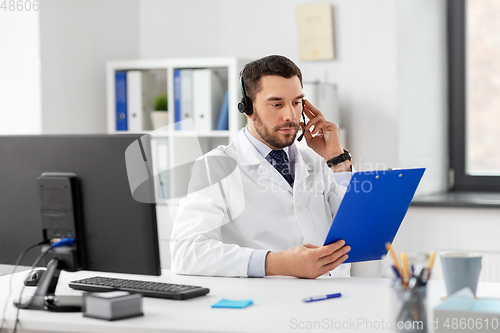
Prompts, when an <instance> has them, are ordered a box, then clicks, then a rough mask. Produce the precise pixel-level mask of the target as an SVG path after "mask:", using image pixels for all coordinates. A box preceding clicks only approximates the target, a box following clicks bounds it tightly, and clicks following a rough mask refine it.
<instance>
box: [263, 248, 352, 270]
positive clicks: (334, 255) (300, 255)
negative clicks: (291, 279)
mask: <svg viewBox="0 0 500 333" xmlns="http://www.w3.org/2000/svg"><path fill="white" fill-rule="evenodd" d="M344 245H345V241H343V240H339V241H336V242H335V243H332V244H329V245H325V246H316V245H312V244H304V245H299V246H295V247H292V248H290V249H288V250H285V251H281V252H269V253H268V254H267V256H266V266H265V267H266V268H265V269H266V275H286V276H295V277H299V278H306V279H315V278H317V277H318V276H321V275H323V274H326V273H328V272H329V271H331V270H333V269H335V268H336V267H337V266H339V265H340V264H342V263H343V262H344V261H345V260H346V259H347V258H348V257H349V256H348V255H347V254H346V253H347V252H349V251H350V250H351V247H350V246H349V245H347V246H344Z"/></svg>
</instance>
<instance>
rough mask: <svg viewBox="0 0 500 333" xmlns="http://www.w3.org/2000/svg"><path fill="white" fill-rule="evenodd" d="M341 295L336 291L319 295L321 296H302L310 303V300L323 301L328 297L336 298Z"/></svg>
mask: <svg viewBox="0 0 500 333" xmlns="http://www.w3.org/2000/svg"><path fill="white" fill-rule="evenodd" d="M340 296H342V294H341V293H336V294H328V295H321V296H314V297H307V298H304V302H306V303H310V302H316V301H324V300H327V299H330V298H338V297H340Z"/></svg>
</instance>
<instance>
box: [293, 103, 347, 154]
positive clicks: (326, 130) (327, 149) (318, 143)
mask: <svg viewBox="0 0 500 333" xmlns="http://www.w3.org/2000/svg"><path fill="white" fill-rule="evenodd" d="M304 101H305V106H304V113H305V115H306V116H307V118H309V122H308V123H307V125H306V126H305V128H304V123H303V122H301V123H300V126H301V127H302V131H304V138H305V139H306V142H307V145H308V146H309V147H311V149H312V150H314V151H315V152H316V153H317V154H318V155H320V156H321V157H323V158H324V159H325V160H327V161H328V160H330V159H332V158H334V157H335V156H339V155H340V154H342V153H343V152H344V150H343V149H342V146H341V144H340V134H339V127H338V125H337V124H334V123H332V122H329V121H328V120H326V119H325V116H323V114H322V113H321V111H319V110H318V109H316V108H315V107H314V106H313V105H312V104H311V102H309V101H308V100H307V99H306V100H304ZM312 126H314V129H313V131H312V132H311V131H310V129H311V127H312ZM315 134H318V135H316V136H313V135H315Z"/></svg>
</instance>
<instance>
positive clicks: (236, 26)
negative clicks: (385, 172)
mask: <svg viewBox="0 0 500 333" xmlns="http://www.w3.org/2000/svg"><path fill="white" fill-rule="evenodd" d="M307 2H313V1H304V0H257V1H231V0H212V1H201V0H200V1H196V0H195V1H176V0H167V1H163V0H141V1H140V15H141V16H140V20H139V21H140V25H141V34H140V50H141V51H140V52H141V53H140V55H141V57H143V58H161V57H194V56H238V57H242V58H249V59H252V58H255V59H257V58H260V57H262V56H265V55H269V54H282V55H285V56H287V57H289V58H290V59H292V60H293V61H295V62H296V63H297V65H298V66H299V67H300V68H301V69H302V71H303V76H304V80H305V81H314V80H322V81H328V82H331V83H337V84H338V87H339V96H340V103H341V111H342V126H344V127H346V128H348V142H349V143H350V144H349V148H350V149H351V150H352V151H353V152H354V158H355V159H356V162H357V163H362V166H361V168H365V169H366V168H370V166H374V165H375V164H377V163H379V164H383V165H385V166H386V167H397V166H398V165H399V160H398V156H397V153H396V151H397V147H398V145H397V141H398V137H397V136H398V129H397V44H396V36H397V35H396V31H397V27H396V24H397V20H396V1H395V0H377V1H366V0H336V1H335V0H332V1H330V2H331V3H332V4H333V6H334V20H335V23H334V25H335V29H336V31H335V38H336V41H335V44H336V56H337V58H336V59H335V60H334V61H325V62H301V61H299V59H298V54H299V52H298V42H297V25H296V13H295V10H296V5H299V4H304V3H307ZM207 13H210V14H208V15H207ZM373 142H376V146H375V145H373V144H371V143H373ZM358 169H360V168H358Z"/></svg>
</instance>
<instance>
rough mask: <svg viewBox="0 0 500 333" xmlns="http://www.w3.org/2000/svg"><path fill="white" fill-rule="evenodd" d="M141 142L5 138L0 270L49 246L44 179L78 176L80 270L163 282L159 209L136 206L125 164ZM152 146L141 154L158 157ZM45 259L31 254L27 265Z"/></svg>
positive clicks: (0, 145)
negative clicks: (48, 175)
mask: <svg viewBox="0 0 500 333" xmlns="http://www.w3.org/2000/svg"><path fill="white" fill-rule="evenodd" d="M141 137H142V135H133V134H127V135H37V136H0V152H1V155H2V162H0V264H14V263H15V261H16V258H17V257H18V255H19V254H20V253H21V252H22V251H23V250H25V249H26V248H28V247H29V246H31V245H33V244H36V243H38V242H40V241H41V240H42V239H43V231H42V222H41V212H40V195H39V193H38V188H37V179H38V178H39V177H40V176H41V175H42V174H43V173H72V174H74V175H76V178H77V180H78V184H79V192H80V193H79V196H80V200H79V201H80V203H81V205H80V206H81V211H80V213H81V216H82V220H81V222H83V223H82V226H81V234H80V235H78V237H76V238H77V250H78V252H79V255H80V257H81V259H82V260H81V261H80V265H79V266H80V267H78V268H79V269H84V270H91V271H102V272H115V273H129V274H148V275H160V274H161V268H160V254H159V246H158V233H157V221H156V208H155V204H154V203H141V202H138V201H136V200H134V199H133V197H132V194H131V190H130V186H129V181H128V176H127V170H126V163H125V150H126V149H127V147H128V146H129V145H130V144H132V143H133V142H134V141H135V140H138V139H140V138H141ZM144 142H147V141H146V140H142V145H141V147H142V148H144V149H145V150H146V152H147V154H146V155H149V156H151V154H150V147H148V146H147V145H144ZM143 146H144V147H143ZM142 148H141V149H142ZM143 153H144V151H143ZM143 156H145V155H143ZM143 156H138V158H142V157H143ZM149 163H151V161H149ZM145 167H147V164H145ZM150 190H151V191H153V189H150ZM152 195H153V194H152ZM78 243H79V244H78ZM33 252H35V251H33ZM38 255H39V253H31V254H30V255H27V256H26V258H25V259H24V260H23V262H22V263H21V264H24V265H31V264H32V263H33V261H34V259H35V257H37V256H38Z"/></svg>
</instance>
